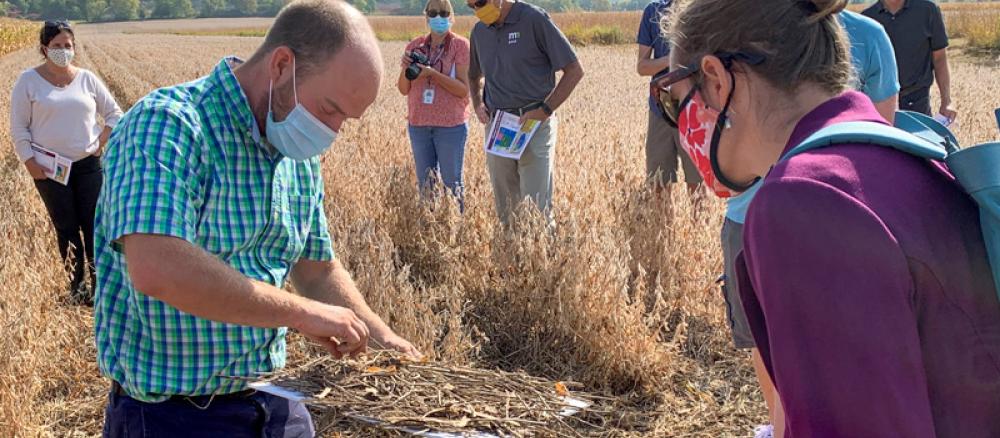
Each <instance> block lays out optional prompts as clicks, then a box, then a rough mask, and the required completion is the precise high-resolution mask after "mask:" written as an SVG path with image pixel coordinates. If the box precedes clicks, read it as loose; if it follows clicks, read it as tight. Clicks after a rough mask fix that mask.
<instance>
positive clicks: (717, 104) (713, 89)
mask: <svg viewBox="0 0 1000 438" xmlns="http://www.w3.org/2000/svg"><path fill="white" fill-rule="evenodd" d="M701 76H702V83H701V93H702V99H704V100H705V105H708V106H709V107H711V108H712V109H714V110H717V111H722V107H723V105H725V104H726V99H728V98H729V96H730V94H731V93H732V92H733V77H732V75H730V74H729V71H728V70H726V67H725V66H724V65H723V64H722V61H721V60H719V58H718V57H716V56H714V55H707V56H705V57H703V58H702V59H701Z"/></svg>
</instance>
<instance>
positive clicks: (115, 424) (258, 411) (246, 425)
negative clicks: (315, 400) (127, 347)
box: [103, 393, 316, 438]
mask: <svg viewBox="0 0 1000 438" xmlns="http://www.w3.org/2000/svg"><path fill="white" fill-rule="evenodd" d="M202 407H203V408H204V409H202V408H199V407H196V406H195V405H193V404H191V403H190V402H189V401H187V400H167V401H164V402H161V403H144V402H141V401H138V400H135V399H133V398H131V397H128V396H124V395H118V394H115V393H112V394H111V395H110V396H109V401H108V407H107V409H106V410H105V413H104V434H103V435H104V438H128V437H137V436H138V437H147V438H175V437H185V438H216V437H227V438H313V437H314V436H315V434H316V431H315V429H314V428H313V423H312V418H311V417H310V416H309V411H308V410H306V407H305V405H304V404H302V403H300V402H292V401H289V400H286V399H283V398H281V397H277V396H273V395H270V394H264V393H256V394H253V395H250V396H247V397H243V398H239V399H229V400H227V399H216V400H213V401H212V402H211V403H208V404H207V406H202Z"/></svg>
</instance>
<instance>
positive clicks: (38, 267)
mask: <svg viewBox="0 0 1000 438" xmlns="http://www.w3.org/2000/svg"><path fill="white" fill-rule="evenodd" d="M556 19H557V21H560V23H563V24H565V25H566V26H572V25H573V24H567V23H578V25H579V26H581V27H592V26H598V25H601V26H604V25H611V24H613V25H615V26H620V27H622V28H625V29H628V31H627V32H626V35H628V38H631V37H632V35H631V34H632V32H633V30H632V28H633V27H635V25H636V24H635V21H636V20H637V16H636V15H634V14H630V13H615V14H610V15H607V16H601V15H597V14H582V13H581V14H575V15H574V18H573V20H575V21H566V20H569V15H566V16H561V15H560V16H557V17H556ZM215 21H216V22H217V23H219V25H221V26H225V24H224V23H223V22H224V21H225V20H215ZM372 21H373V23H374V24H375V27H376V28H377V29H379V30H380V32H390V29H396V28H399V29H404V30H399V32H407V31H408V30H405V29H418V28H419V27H420V26H421V25H422V24H421V23H422V22H421V21H420V19H419V18H382V17H378V18H373V19H372ZM0 23H4V22H0ZM192 23H194V24H192ZM198 23H199V20H189V21H187V22H173V23H171V22H157V23H150V24H149V27H148V28H147V27H145V26H146V23H141V24H139V23H125V24H109V25H85V26H80V31H79V32H78V34H77V44H78V49H77V50H78V52H77V58H76V62H77V63H78V64H79V65H80V66H82V67H85V68H88V69H91V70H93V71H95V72H96V73H98V74H99V75H100V76H101V77H102V78H103V79H104V80H105V82H106V83H107V84H108V86H109V88H110V89H111V90H112V92H113V93H114V94H115V96H116V97H117V98H118V101H119V103H120V104H121V105H122V107H123V108H128V107H129V106H131V105H132V104H133V103H135V102H136V101H137V100H138V99H140V98H141V97H142V96H143V95H145V94H146V93H148V92H149V91H150V90H152V89H154V88H156V87H160V86H165V85H171V84H174V83H178V82H183V81H187V80H191V79H194V78H196V77H198V76H200V75H204V74H206V73H207V72H209V71H210V69H211V68H212V67H214V66H215V64H216V63H217V62H218V61H219V60H220V58H221V57H223V56H225V55H229V54H235V55H239V56H243V57H246V56H248V55H249V54H250V53H251V51H252V50H253V49H254V47H256V45H257V44H259V43H260V41H261V40H260V38H257V37H235V36H210V35H175V34H172V33H176V32H201V31H205V30H206V29H205V27H204V26H202V25H201V24H198ZM609 23H610V24H609ZM261 26H266V20H260V21H259V22H257V23H252V24H247V22H234V23H231V24H230V25H228V29H230V30H232V29H246V28H254V27H261ZM468 26H469V21H468V20H467V19H466V18H462V19H461V20H460V26H459V30H460V31H461V30H463V29H467V28H468ZM5 29H6V28H5ZM141 31H146V32H161V33H135V32H141ZM391 31H396V30H391ZM126 32H128V33H126ZM2 35H6V34H4V33H3V32H0V38H2ZM2 47H4V46H3V43H2V41H0V55H2V54H3V52H2ZM403 47H404V43H402V42H396V41H387V42H383V43H382V44H381V49H382V54H383V58H384V62H385V65H386V66H387V77H386V78H385V79H384V81H383V83H382V89H381V93H380V96H379V98H378V100H377V101H376V103H375V104H374V105H373V106H372V107H371V108H370V109H369V110H368V113H367V114H366V115H365V117H363V118H362V119H361V120H360V121H352V122H349V123H348V124H347V125H345V127H344V129H343V131H342V133H341V136H340V137H339V139H338V141H337V143H336V144H335V146H334V147H333V148H332V149H331V150H330V151H329V152H327V153H326V154H325V155H324V157H323V169H324V177H325V180H326V210H327V214H328V217H329V219H330V229H331V232H332V234H333V236H334V239H335V243H334V248H335V250H336V251H337V254H338V257H340V258H341V260H343V261H344V263H345V265H346V266H347V267H348V269H349V270H350V271H351V272H352V274H353V275H354V277H355V279H356V280H357V282H358V283H359V286H360V288H361V290H362V292H364V293H365V295H366V297H367V299H368V300H369V302H370V303H371V304H372V305H373V307H374V308H375V309H376V311H377V312H379V313H380V314H382V315H383V316H384V317H385V318H386V320H387V322H389V324H390V325H392V326H394V327H395V328H396V329H397V330H398V331H399V332H400V334H401V335H403V336H405V337H408V338H410V339H412V340H413V341H414V342H415V343H417V344H418V346H419V348H420V349H421V350H422V351H424V352H425V353H428V354H429V355H430V356H432V358H433V359H435V360H441V361H445V362H449V363H456V364H464V365H475V366H479V367H485V368H502V369H506V370H523V371H525V372H528V373H530V374H533V375H537V376H542V377H546V378H549V379H553V380H572V381H578V382H581V383H583V384H584V385H585V388H586V389H587V390H588V391H592V392H595V393H600V394H603V395H606V396H608V397H611V398H613V399H615V400H617V401H616V402H614V403H616V406H617V407H618V409H617V410H616V412H617V414H616V416H614V417H613V418H608V419H607V422H606V425H605V427H603V432H602V433H601V434H602V435H605V436H635V437H639V436H664V437H665V436H697V437H736V436H749V435H750V434H751V431H752V428H753V426H754V425H756V424H760V423H763V422H765V421H766V419H765V411H764V405H763V401H762V398H761V397H760V394H759V393H758V391H757V389H756V381H755V379H754V376H753V371H752V369H751V367H750V362H749V356H748V354H746V353H743V352H737V351H735V350H733V348H732V347H731V341H730V339H729V329H728V324H727V322H726V318H725V313H724V304H723V300H722V295H721V293H720V292H719V287H718V285H717V284H716V282H715V280H716V278H718V277H719V275H720V274H721V272H722V257H721V251H720V247H719V231H720V227H721V223H722V216H723V204H722V203H721V202H719V201H717V200H714V199H706V200H705V201H704V202H702V203H701V204H699V206H698V207H697V208H696V207H695V206H694V205H692V203H691V202H690V201H689V200H688V197H687V196H686V194H685V193H684V191H683V190H682V189H680V188H676V189H674V190H672V191H669V192H667V193H665V194H663V195H661V196H657V195H655V194H654V193H653V192H652V191H651V190H649V189H648V188H647V186H646V184H645V181H644V175H643V173H644V168H645V167H644V152H643V147H644V146H643V145H644V140H645V135H646V134H645V133H646V118H647V106H646V94H647V92H648V86H647V83H646V80H645V79H644V78H641V77H639V76H638V75H637V74H636V73H635V70H634V64H635V59H634V48H633V47H632V46H631V45H612V46H598V45H588V46H585V47H580V48H579V56H580V59H581V62H582V64H583V66H584V68H585V70H586V74H587V76H586V78H585V79H584V81H583V82H582V83H581V85H580V86H579V88H578V89H577V91H576V92H575V93H574V95H573V96H572V98H571V99H570V100H569V101H568V103H567V104H566V105H565V106H564V107H563V108H562V109H560V111H559V114H558V116H559V118H560V132H559V143H558V146H557V155H558V159H557V164H556V194H555V212H554V216H555V222H556V227H555V228H554V231H552V229H548V228H546V227H545V226H544V223H543V220H541V218H539V217H537V216H536V215H534V214H531V212H530V210H529V211H528V212H526V213H525V214H523V215H522V216H520V218H519V219H518V220H517V221H516V222H515V223H516V225H515V226H514V227H513V229H512V230H509V231H504V230H502V229H501V228H500V227H499V226H498V224H497V221H496V219H495V217H496V215H495V211H494V209H493V198H492V194H491V190H490V184H489V180H488V177H487V174H486V171H485V167H486V166H485V157H484V153H483V152H482V149H481V145H480V144H479V142H478V140H477V139H479V138H482V136H483V132H482V126H481V125H479V123H478V122H475V121H473V122H471V126H472V130H471V132H470V142H469V144H468V150H467V154H466V157H467V158H466V164H465V172H466V188H467V195H466V212H465V213H464V215H460V214H459V213H458V211H457V207H456V206H455V205H454V204H453V203H452V202H451V201H449V200H447V199H438V200H436V201H433V202H421V200H420V196H419V195H418V193H417V191H416V188H415V185H416V178H415V175H414V169H413V161H412V155H411V152H410V145H409V141H408V138H407V134H406V120H405V99H404V98H403V97H402V96H400V95H399V93H398V92H397V91H396V89H395V76H396V74H397V73H398V72H397V70H396V69H397V68H398V64H399V61H398V60H399V57H400V55H401V54H402V51H403ZM954 55H955V56H953V63H952V74H953V77H952V87H953V91H952V92H953V94H954V99H955V101H956V105H957V108H958V110H959V111H960V113H961V116H960V121H959V125H958V128H957V132H958V136H959V138H960V140H961V141H962V142H963V144H971V143H976V142H983V141H987V140H990V139H995V138H997V137H998V136H1000V135H998V132H997V127H996V122H995V120H994V119H993V115H992V109H993V108H995V107H996V106H998V105H1000V70H998V69H1000V66H998V65H997V64H996V62H992V61H989V60H988V59H985V58H983V57H980V56H977V57H973V56H971V55H963V54H961V53H960V52H959V51H957V50H956V51H955V52H954ZM39 62H40V55H39V54H38V52H37V51H36V50H34V49H32V48H30V47H29V48H24V49H21V50H18V51H14V52H12V53H10V54H7V55H5V56H0V113H2V114H4V115H6V114H7V113H8V111H7V109H8V107H9V90H10V89H11V87H12V86H13V82H14V80H15V79H16V78H17V75H18V74H19V73H20V72H21V71H23V70H24V69H27V68H30V67H32V66H34V65H36V64H37V63H39ZM8 123H9V122H8V118H7V117H6V116H4V117H0V150H3V151H6V152H5V153H4V154H2V159H0V327H2V328H3V330H4V336H2V337H0V436H58V437H64V436H93V435H98V434H99V433H100V431H101V423H102V409H103V407H104V404H105V401H106V396H107V392H108V388H109V381H108V380H105V379H103V378H102V377H101V376H100V375H99V373H98V371H97V367H96V363H95V347H94V342H93V339H92V338H93V334H92V333H93V327H92V323H93V319H92V312H91V310H90V309H88V308H82V307H78V306H74V305H72V304H70V303H67V300H66V296H67V293H66V290H65V289H66V287H65V284H66V283H67V281H66V274H64V273H63V270H62V268H61V267H60V262H59V257H58V253H57V251H56V245H55V235H54V232H53V230H52V227H51V225H50V224H49V221H48V217H47V215H46V213H45V209H44V207H43V205H42V203H41V201H40V199H39V197H38V195H37V193H36V191H35V189H34V187H33V186H32V183H31V179H30V177H29V176H28V174H27V172H26V171H25V170H24V168H23V166H22V165H21V164H20V163H18V162H17V160H16V158H15V157H14V154H13V153H12V145H11V140H10V134H9V127H8ZM289 351H290V355H291V356H290V361H289V362H290V363H289V366H291V367H295V366H297V365H301V364H303V363H305V362H306V361H308V360H309V359H311V358H314V357H317V356H318V355H320V354H322V353H320V351H319V350H318V349H314V348H313V347H311V346H310V345H308V344H307V343H305V342H304V341H302V340H301V339H300V338H298V337H293V338H292V339H291V341H290V346H289ZM320 421H321V422H323V421H327V420H325V419H320ZM329 430H330V431H329V432H328V434H329V436H339V435H336V434H343V435H347V436H373V434H374V432H373V431H371V430H365V429H360V428H358V427H357V426H350V425H337V426H334V427H332V428H331V429H329Z"/></svg>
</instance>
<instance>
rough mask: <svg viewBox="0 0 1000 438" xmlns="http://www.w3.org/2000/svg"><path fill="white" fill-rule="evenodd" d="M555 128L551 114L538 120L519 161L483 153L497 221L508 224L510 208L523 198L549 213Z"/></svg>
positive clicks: (554, 121)
mask: <svg viewBox="0 0 1000 438" xmlns="http://www.w3.org/2000/svg"><path fill="white" fill-rule="evenodd" d="M487 126H489V125H487ZM558 127H559V122H558V121H557V120H556V118H555V117H550V118H549V119H548V120H546V121H545V123H542V125H541V126H539V127H538V131H535V136H534V137H532V138H531V141H530V142H528V146H527V147H525V149H524V154H523V155H521V159H520V160H513V159H510V158H504V157H498V156H495V155H492V154H487V155H486V165H487V167H488V168H489V172H490V181H492V182H493V197H494V200H495V202H496V208H497V215H498V216H499V217H500V222H502V223H504V224H507V223H509V220H510V214H511V211H513V209H514V207H516V206H517V204H518V203H520V202H521V201H522V200H524V198H531V200H532V202H534V203H535V205H537V206H538V209H539V210H541V211H542V212H543V213H544V214H546V215H548V214H549V213H550V210H551V208H552V186H553V183H554V181H553V177H552V169H553V165H554V164H555V158H556V151H555V149H556V134H557V131H558Z"/></svg>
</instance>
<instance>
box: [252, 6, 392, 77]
mask: <svg viewBox="0 0 1000 438" xmlns="http://www.w3.org/2000/svg"><path fill="white" fill-rule="evenodd" d="M278 47H288V48H289V49H291V50H292V52H293V53H294V54H295V59H296V64H297V72H298V74H297V76H299V77H304V76H307V75H309V74H311V73H313V70H315V69H316V68H317V67H318V66H320V65H323V64H325V63H326V62H327V61H329V60H330V59H331V58H332V57H333V56H334V55H336V54H337V53H338V52H340V51H341V50H342V49H344V48H345V47H350V48H351V49H352V51H354V52H358V53H359V54H361V55H362V56H363V57H365V58H369V59H359V60H358V61H360V63H361V64H364V63H365V61H369V62H370V63H373V64H378V66H377V69H378V73H381V59H380V55H379V50H378V41H377V40H376V39H375V33H374V32H373V31H372V29H371V26H370V25H369V24H368V20H367V19H365V17H364V15H362V14H361V12H359V11H358V10H357V9H355V8H354V7H353V6H351V5H350V4H348V3H346V2H344V1H341V0H297V1H294V2H292V3H289V4H288V5H287V6H285V7H284V8H282V9H281V12H279V13H278V16H277V17H276V18H275V19H274V23H273V24H272V25H271V29H269V30H268V31H267V36H265V37H264V43H263V44H262V45H261V46H260V47H259V48H258V49H257V51H256V52H254V54H253V56H251V57H250V60H249V61H248V62H249V63H250V64H253V63H257V62H260V61H264V60H266V59H267V57H268V56H269V55H270V54H271V52H273V51H274V49H277V48H278ZM365 55H368V56H365Z"/></svg>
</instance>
